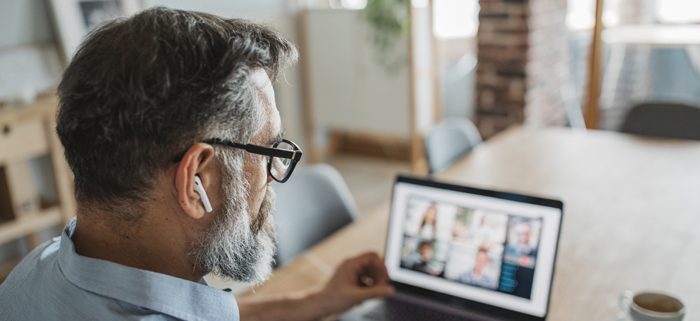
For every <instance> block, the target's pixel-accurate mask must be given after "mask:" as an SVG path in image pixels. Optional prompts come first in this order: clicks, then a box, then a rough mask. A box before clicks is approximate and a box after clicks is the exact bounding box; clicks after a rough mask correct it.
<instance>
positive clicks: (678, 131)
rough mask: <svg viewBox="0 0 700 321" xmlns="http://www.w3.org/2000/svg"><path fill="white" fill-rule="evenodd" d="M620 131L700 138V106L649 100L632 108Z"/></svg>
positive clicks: (646, 134) (658, 135)
mask: <svg viewBox="0 0 700 321" xmlns="http://www.w3.org/2000/svg"><path fill="white" fill-rule="evenodd" d="M620 131H622V132H624V133H629V134H636V135H645V136H657V137H667V138H682V139H694V140H700V107H694V106H690V105H686V104H681V103H664V102H647V103H642V104H639V105H636V106H634V107H632V109H630V111H629V112H628V113H627V116H626V117H625V120H624V122H623V123H622V127H621V128H620Z"/></svg>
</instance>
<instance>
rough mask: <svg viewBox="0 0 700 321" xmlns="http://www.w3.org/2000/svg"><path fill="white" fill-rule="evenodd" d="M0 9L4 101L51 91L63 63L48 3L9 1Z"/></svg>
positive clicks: (0, 76)
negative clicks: (53, 30)
mask: <svg viewBox="0 0 700 321" xmlns="http://www.w3.org/2000/svg"><path fill="white" fill-rule="evenodd" d="M0 6H1V7H0V8H1V10H0V30H1V31H0V71H2V72H0V101H4V100H13V99H15V98H16V97H17V96H18V95H22V94H23V93H24V94H36V92H39V91H46V90H50V89H51V88H52V87H53V85H54V84H55V83H56V81H57V80H58V78H59V76H60V72H61V63H60V60H59V56H58V51H57V50H56V47H55V41H54V38H53V35H52V32H51V26H50V19H49V11H48V6H47V5H46V2H45V1H42V0H5V1H3V2H2V4H0Z"/></svg>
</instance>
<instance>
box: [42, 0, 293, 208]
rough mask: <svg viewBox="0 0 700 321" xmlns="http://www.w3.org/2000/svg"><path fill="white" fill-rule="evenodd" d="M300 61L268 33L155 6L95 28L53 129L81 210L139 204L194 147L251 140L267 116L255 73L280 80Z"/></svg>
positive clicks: (67, 83)
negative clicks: (157, 179)
mask: <svg viewBox="0 0 700 321" xmlns="http://www.w3.org/2000/svg"><path fill="white" fill-rule="evenodd" d="M296 59H297V51H296V49H295V48H294V46H293V45H292V44H291V43H290V42H289V41H287V40H285V39H283V38H282V37H281V36H279V35H278V34H277V33H275V32H274V31H272V30H270V29H268V28H266V27H263V26H261V25H258V24H254V23H251V22H248V21H245V20H240V19H224V18H220V17H217V16H213V15H209V14H205V13H198V12H188V11H180V10H172V9H166V8H154V9H149V10H146V11H143V12H141V13H139V14H137V15H135V16H133V17H131V18H128V19H121V20H115V21H112V22H109V23H107V24H106V25H103V26H102V27H100V28H98V29H97V30H95V31H94V32H92V33H91V34H90V35H89V36H88V37H87V39H86V40H85V41H84V42H83V44H82V45H81V47H80V48H79V50H78V51H77V53H76V54H75V56H74V57H73V59H72V62H71V63H70V65H69V66H68V68H67V69H66V71H65V73H64V75H63V79H62V81H61V83H60V85H59V88H58V95H59V98H60V100H59V112H58V119H57V127H56V130H57V132H58V136H59V138H60V140H61V143H62V144H63V146H64V148H65V156H66V160H67V161H68V164H69V165H70V167H71V169H72V171H73V173H74V175H75V192H76V198H77V200H78V202H79V204H82V205H89V206H97V207H99V208H108V209H110V210H112V211H117V212H119V209H120V206H121V205H120V204H127V203H128V204H141V203H142V202H143V201H145V200H146V199H147V198H148V197H147V196H144V195H149V192H150V191H151V190H152V187H153V186H152V185H153V181H154V178H155V177H156V175H158V174H159V173H161V172H162V171H164V170H165V169H167V168H168V167H169V166H172V164H173V161H174V159H175V158H176V156H177V155H179V154H181V153H182V152H183V151H184V150H185V149H187V148H188V147H189V146H191V145H192V144H194V143H197V142H199V141H202V140H203V139H206V138H211V137H214V136H218V137H222V136H223V137H222V138H228V139H231V140H234V141H239V142H243V143H245V142H248V141H249V139H250V138H251V136H252V135H253V134H254V133H255V132H257V131H258V130H259V129H260V127H261V126H262V123H263V119H264V116H263V114H262V108H260V96H259V95H260V93H259V91H258V90H256V88H255V84H254V83H253V81H252V79H251V73H252V71H253V70H255V69H257V68H262V69H263V70H265V71H266V72H267V74H268V76H269V77H270V78H271V79H275V78H276V76H277V74H278V72H279V70H280V69H281V68H283V67H285V66H286V65H289V64H292V63H294V62H295V61H296ZM232 153H237V155H240V151H232ZM125 201H127V202H125ZM122 212H125V214H128V212H129V211H125V210H122Z"/></svg>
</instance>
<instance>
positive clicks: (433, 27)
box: [0, 0, 700, 279]
mask: <svg viewBox="0 0 700 321" xmlns="http://www.w3.org/2000/svg"><path fill="white" fill-rule="evenodd" d="M153 6H166V7H171V8H180V9H188V10H197V11H205V12H209V13H213V14H217V15H221V16H224V17H236V18H247V19H251V20H254V21H257V22H261V23H265V24H268V25H271V26H273V27H274V28H275V29H277V30H279V31H280V32H281V33H283V34H284V35H285V36H287V37H288V38H289V39H291V40H292V41H293V42H295V43H296V44H297V46H298V47H299V50H300V53H301V59H300V63H299V64H298V65H297V66H295V67H294V68H291V69H289V70H287V71H286V72H285V73H284V76H283V77H281V78H280V81H279V82H278V83H277V84H276V85H275V87H276V88H275V89H276V95H277V105H278V107H279V109H280V113H281V115H282V119H283V124H284V127H285V128H286V130H287V135H288V138H290V139H292V140H294V141H298V142H300V143H301V146H302V148H303V149H304V151H305V156H304V157H305V159H304V161H303V164H302V166H304V165H309V164H315V163H328V164H330V165H332V166H333V167H334V168H336V169H337V170H338V172H339V173H340V174H341V176H342V179H343V180H344V181H345V183H347V186H348V187H349V191H350V193H351V195H352V197H353V199H354V201H355V202H356V204H357V209H358V210H357V212H358V215H359V216H362V215H363V213H365V212H367V211H370V210H371V209H372V208H374V207H375V206H377V205H378V204H382V203H384V202H386V199H387V198H388V197H389V194H390V188H391V182H392V181H393V179H394V176H395V175H396V173H398V172H413V173H417V174H425V173H427V172H428V171H429V170H430V171H434V168H433V166H432V165H431V163H430V162H431V160H430V159H428V158H426V147H425V145H424V142H425V141H426V139H427V135H428V134H429V133H430V132H431V130H432V129H433V128H435V127H436V125H438V124H441V123H444V122H446V121H450V120H458V121H463V120H468V121H469V122H468V123H469V124H474V126H475V128H476V129H477V135H478V136H479V137H478V138H479V140H478V141H477V143H478V142H480V141H481V140H482V139H483V140H485V141H488V139H490V138H491V137H493V136H494V135H496V134H498V133H499V132H501V131H503V130H506V129H507V128H508V127H510V126H514V125H524V126H568V127H572V128H577V129H585V128H589V129H600V130H610V131H617V130H619V129H620V126H621V124H622V122H623V120H624V119H625V116H626V115H627V113H628V111H629V110H630V108H632V107H633V106H635V105H637V104H640V103H645V102H672V103H683V104H688V105H693V106H695V105H698V104H700V74H699V72H700V2H698V1H696V0H605V1H601V0H597V1H596V0H568V1H567V0H480V1H479V0H413V1H409V0H255V1H253V0H250V1H242V0H237V1H222V0H216V1H215V0H170V1H166V0H143V1H140V0H4V1H2V2H0V104H1V105H0V106H1V107H0V132H1V135H2V136H1V137H0V166H1V167H0V209H1V210H2V213H0V262H2V265H1V266H0V279H2V278H3V277H4V276H5V275H6V274H7V273H8V271H9V270H10V269H11V267H12V266H13V265H14V264H16V262H17V261H18V259H19V258H20V257H21V256H22V255H24V254H26V253H27V252H28V251H29V250H31V248H33V247H34V246H36V245H37V244H39V243H40V242H41V241H43V240H46V239H48V237H51V236H54V235H58V233H59V232H60V228H61V227H62V226H63V224H64V223H65V222H66V221H67V219H68V218H70V217H71V216H73V215H74V209H75V204H74V201H73V200H72V185H71V184H72V183H71V178H70V172H69V171H68V170H67V167H66V165H65V163H64V162H63V159H62V154H61V152H62V151H61V147H60V144H58V143H57V141H56V139H55V136H54V133H53V126H54V125H53V123H52V122H53V117H54V114H55V108H56V97H55V94H54V92H55V88H56V85H57V82H58V81H59V79H60V77H61V73H62V70H63V69H64V68H65V66H66V65H67V63H68V61H69V60H70V57H71V55H72V54H73V52H74V50H75V48H76V47H77V46H78V44H79V43H80V41H81V39H82V38H83V37H84V36H85V34H86V33H87V32H89V30H90V29H91V28H94V27H95V26H98V25H100V24H101V23H103V22H104V21H106V20H107V19H111V18H113V17H118V16H125V15H130V14H133V13H135V12H138V11H139V10H142V9H144V8H149V7H153ZM596 8H600V11H599V14H597V11H596ZM591 53H593V54H591ZM467 151H468V150H467ZM433 161H434V160H433Z"/></svg>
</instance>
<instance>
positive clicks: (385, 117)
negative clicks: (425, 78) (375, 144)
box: [302, 9, 410, 139]
mask: <svg viewBox="0 0 700 321" xmlns="http://www.w3.org/2000/svg"><path fill="white" fill-rule="evenodd" d="M306 19H307V20H306V28H305V29H304V32H305V33H306V34H305V36H306V38H307V43H308V46H307V50H305V53H306V56H305V57H302V59H303V60H304V61H307V62H313V63H311V64H309V65H308V66H307V68H308V70H309V77H308V80H309V84H310V96H311V97H310V101H311V107H312V110H313V117H314V120H315V126H316V127H318V129H319V130H320V131H321V132H324V131H325V130H329V129H334V130H342V131H346V132H351V133H363V134H371V135H377V136H383V137H400V138H406V139H408V137H409V135H410V123H409V121H410V120H409V115H410V113H409V110H410V109H409V108H410V105H409V79H408V67H407V66H404V67H402V68H401V69H400V70H398V72H396V73H387V72H386V71H385V69H384V68H383V67H382V66H380V65H378V64H377V63H376V60H375V59H374V57H373V54H374V53H373V48H372V47H370V46H371V44H370V43H369V42H368V38H369V36H368V31H367V25H366V23H365V22H364V21H363V20H362V17H361V16H360V11H354V10H333V9H323V10H321V9H319V10H309V11H308V12H307V13H306ZM399 46H405V48H408V43H407V40H406V39H404V40H402V41H401V42H400V44H399Z"/></svg>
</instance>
